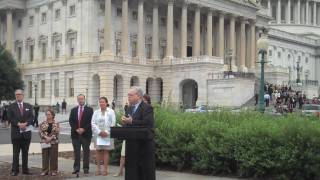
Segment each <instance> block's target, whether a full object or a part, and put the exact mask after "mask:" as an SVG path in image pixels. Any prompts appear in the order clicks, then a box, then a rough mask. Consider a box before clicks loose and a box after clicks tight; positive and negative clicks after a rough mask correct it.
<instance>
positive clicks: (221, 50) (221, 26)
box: [218, 12, 224, 59]
mask: <svg viewBox="0 0 320 180" xmlns="http://www.w3.org/2000/svg"><path fill="white" fill-rule="evenodd" d="M218 56H220V57H222V59H224V14H222V13H221V12H220V13H219V54H218Z"/></svg>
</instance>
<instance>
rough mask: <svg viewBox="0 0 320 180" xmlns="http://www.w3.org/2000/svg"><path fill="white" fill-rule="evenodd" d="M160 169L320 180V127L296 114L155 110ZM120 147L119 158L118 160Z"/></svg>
mask: <svg viewBox="0 0 320 180" xmlns="http://www.w3.org/2000/svg"><path fill="white" fill-rule="evenodd" d="M155 117H156V118H155V119H156V124H155V126H156V138H155V141H156V147H157V149H156V161H157V166H158V167H165V168H167V167H169V168H171V169H174V170H178V171H190V170H191V171H193V172H195V173H200V174H212V175H216V174H219V175H237V176H239V177H271V178H273V179H308V180H309V179H317V178H320V122H319V120H318V119H317V118H306V117H302V116H298V115H296V114H293V115H288V116H281V117H272V116H270V115H262V114H260V113H257V112H240V113H232V112H214V113H201V114H200V113H197V114H193V113H183V112H177V111H173V110H171V109H165V108H158V107H157V108H155ZM119 152H120V146H119V145H118V146H117V150H116V151H115V152H114V154H116V155H115V156H113V157H114V158H115V157H117V158H119Z"/></svg>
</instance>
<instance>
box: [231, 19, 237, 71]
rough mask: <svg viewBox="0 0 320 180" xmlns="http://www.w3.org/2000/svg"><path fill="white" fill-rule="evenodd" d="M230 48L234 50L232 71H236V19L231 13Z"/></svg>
mask: <svg viewBox="0 0 320 180" xmlns="http://www.w3.org/2000/svg"><path fill="white" fill-rule="evenodd" d="M229 36H230V38H229V40H230V43H229V44H230V49H231V50H232V57H231V58H232V59H231V64H232V71H236V69H235V68H236V62H235V61H236V59H235V55H236V52H237V51H236V39H235V37H236V19H235V16H233V15H231V16H230V35H229Z"/></svg>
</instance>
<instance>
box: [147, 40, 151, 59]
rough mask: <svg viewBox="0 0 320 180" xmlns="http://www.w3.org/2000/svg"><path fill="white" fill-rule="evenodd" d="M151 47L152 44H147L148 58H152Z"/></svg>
mask: <svg viewBox="0 0 320 180" xmlns="http://www.w3.org/2000/svg"><path fill="white" fill-rule="evenodd" d="M151 48H152V45H151V44H146V50H147V58H148V59H151Z"/></svg>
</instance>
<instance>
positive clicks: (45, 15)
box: [41, 13, 47, 24]
mask: <svg viewBox="0 0 320 180" xmlns="http://www.w3.org/2000/svg"><path fill="white" fill-rule="evenodd" d="M41 23H42V24H46V23H47V13H42V14H41Z"/></svg>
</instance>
